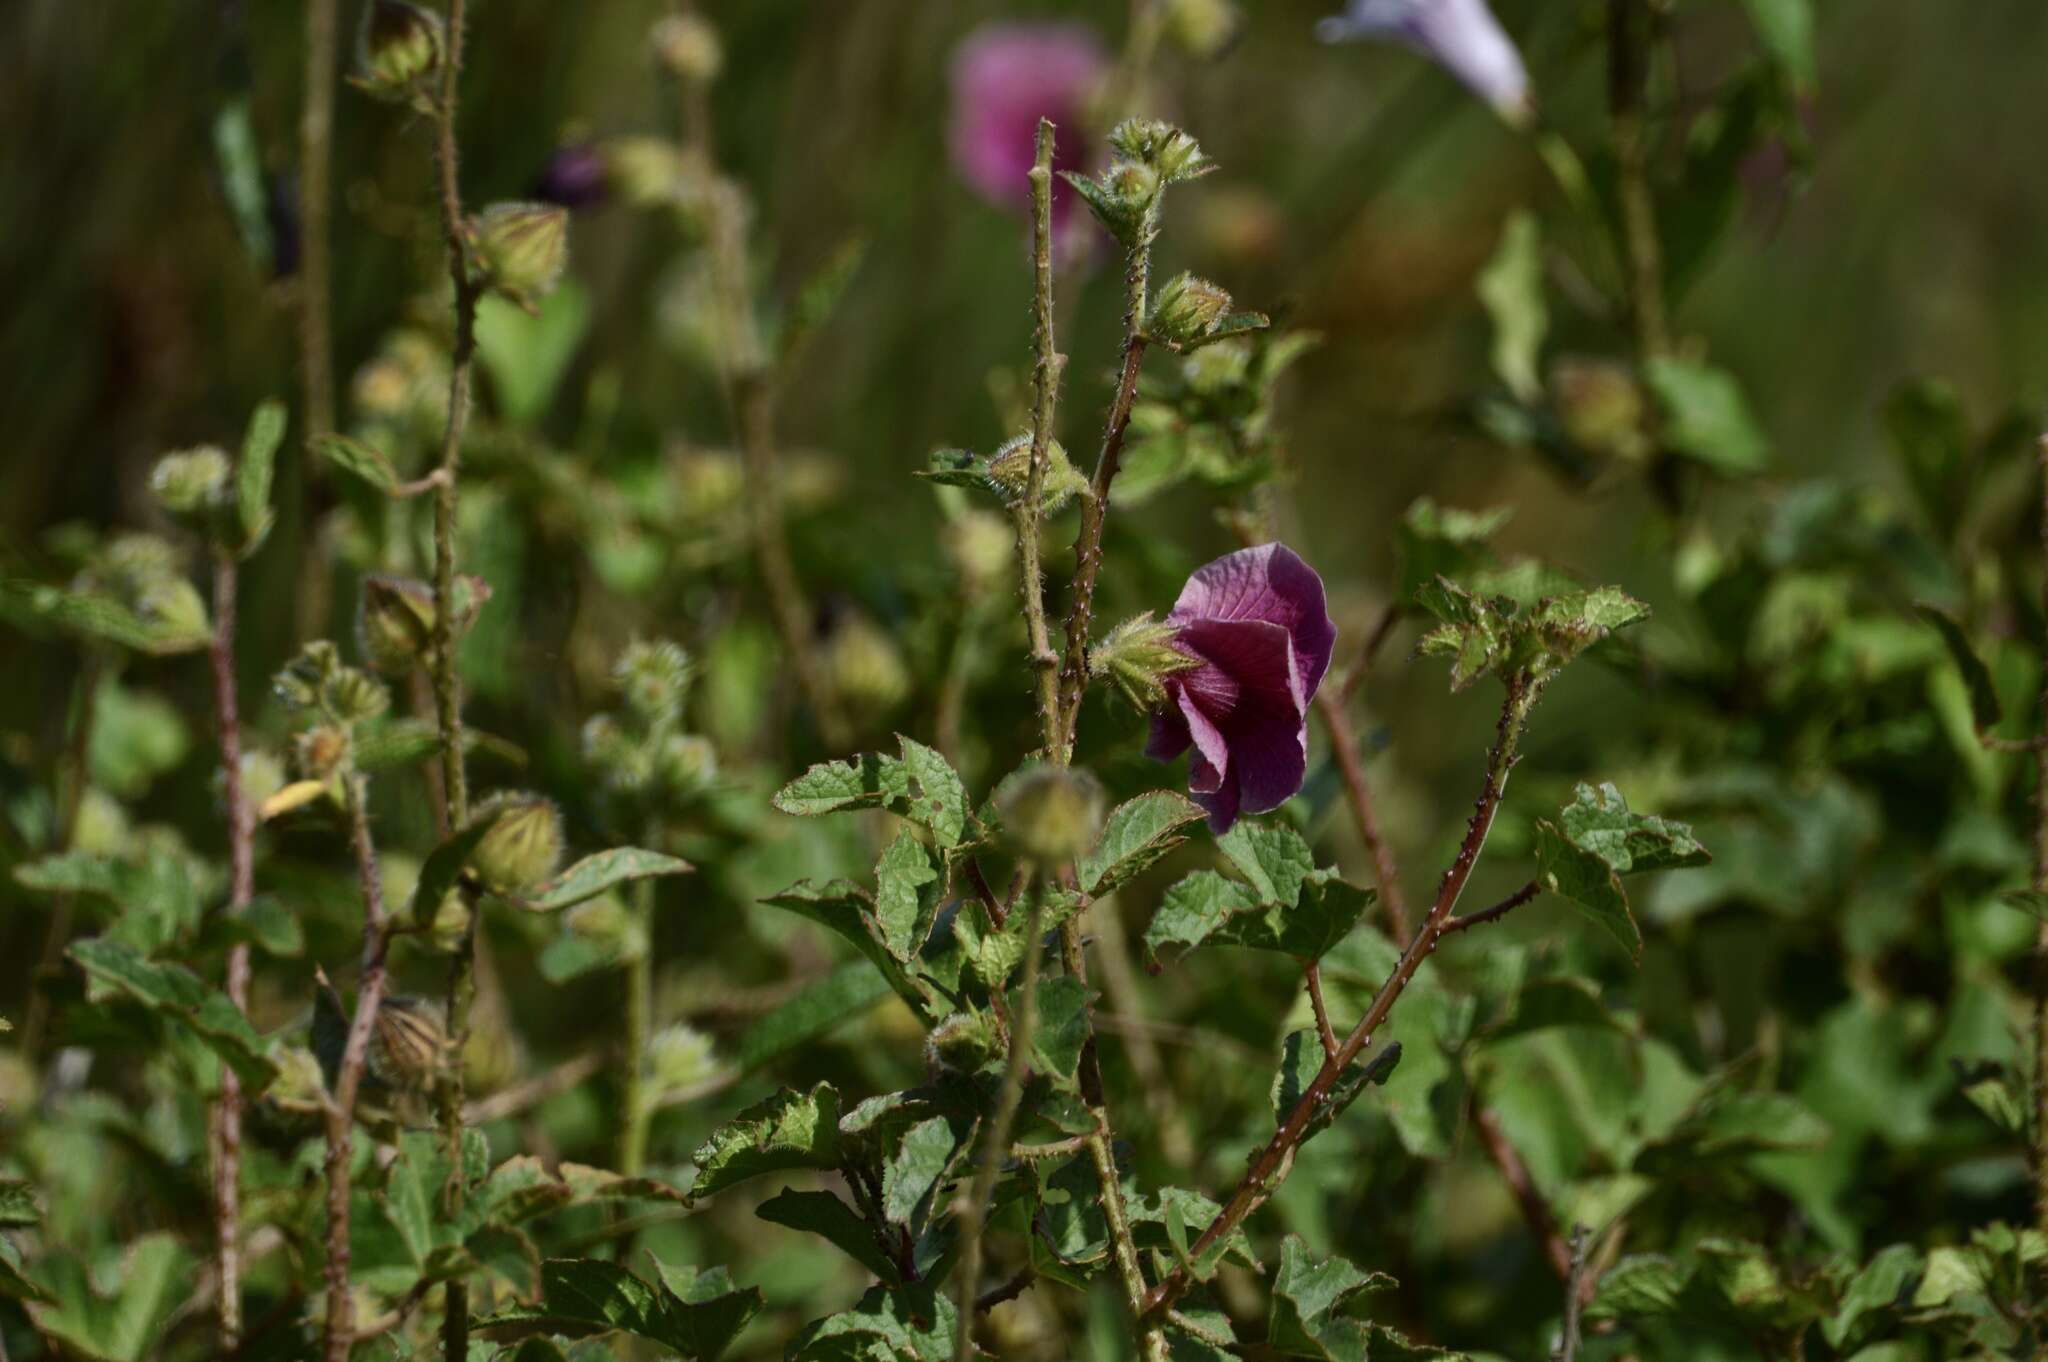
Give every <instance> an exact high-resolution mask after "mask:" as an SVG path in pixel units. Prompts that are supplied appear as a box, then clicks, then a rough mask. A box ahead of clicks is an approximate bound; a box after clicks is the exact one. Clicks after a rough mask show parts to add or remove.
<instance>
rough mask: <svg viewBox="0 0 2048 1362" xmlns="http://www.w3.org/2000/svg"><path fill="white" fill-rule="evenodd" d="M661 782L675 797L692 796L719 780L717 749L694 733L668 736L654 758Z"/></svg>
mask: <svg viewBox="0 0 2048 1362" xmlns="http://www.w3.org/2000/svg"><path fill="white" fill-rule="evenodd" d="M655 766H656V769H658V770H659V771H660V773H661V782H662V784H663V785H666V786H667V787H668V788H669V789H670V790H671V791H673V792H675V793H677V794H692V793H695V792H696V791H698V790H701V789H703V788H704V787H705V786H707V785H709V784H710V783H711V782H712V781H714V780H716V779H717V778H718V749H717V748H716V747H714V746H712V744H711V740H710V739H709V738H706V737H702V736H700V735H698V734H695V733H671V734H669V735H668V736H667V737H666V738H664V739H663V740H662V742H661V746H660V747H659V748H658V749H657V751H656V755H655Z"/></svg>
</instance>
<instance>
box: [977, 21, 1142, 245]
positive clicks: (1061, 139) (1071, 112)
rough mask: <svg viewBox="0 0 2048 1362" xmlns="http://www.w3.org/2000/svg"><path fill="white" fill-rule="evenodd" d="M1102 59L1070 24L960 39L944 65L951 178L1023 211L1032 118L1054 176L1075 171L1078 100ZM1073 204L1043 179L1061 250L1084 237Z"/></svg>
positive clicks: (1000, 26)
mask: <svg viewBox="0 0 2048 1362" xmlns="http://www.w3.org/2000/svg"><path fill="white" fill-rule="evenodd" d="M1109 65H1110V64H1109V57H1108V55H1107V54H1106V53H1105V52H1104V51H1103V47H1102V42H1101V40H1100V39H1099V38H1097V37H1096V36H1095V33H1094V31H1093V30H1092V29H1088V28H1085V27H1083V26H1081V25H1079V24H1010V23H993V24H984V25H982V26H981V27H980V28H977V29H975V30H974V32H972V33H970V34H968V35H967V37H966V38H964V39H962V40H961V43H960V45H959V47H957V48H955V49H954V52H953V63H952V84H953V112H952V126H951V130H950V133H949V141H950V143H951V147H952V156H953V167H954V169H955V170H956V171H958V172H959V175H960V178H961V179H963V180H965V181H966V182H967V183H968V185H969V186H970V187H971V188H972V189H973V190H974V191H975V192H976V193H978V194H980V195H981V196H982V197H983V198H985V199H987V200H988V201H989V202H990V203H993V204H996V205H997V206H999V207H1003V208H1008V209H1011V210H1013V211H1019V212H1023V211H1028V210H1029V209H1030V206H1031V184H1030V181H1029V179H1028V178H1026V177H1027V176H1028V175H1029V174H1030V171H1031V163H1032V160H1033V159H1034V156H1035V154H1036V153H1035V146H1036V142H1037V137H1038V120H1039V119H1040V118H1050V119H1051V120H1052V121H1053V124H1054V125H1055V127H1056V128H1057V129H1058V132H1057V134H1056V137H1057V141H1056V142H1055V143H1054V145H1053V167H1054V169H1055V170H1080V169H1083V168H1084V158H1083V156H1082V155H1081V154H1080V152H1079V150H1078V149H1079V148H1080V147H1082V146H1083V145H1085V144H1084V142H1083V139H1082V132H1083V129H1084V128H1085V127H1086V126H1087V121H1088V119H1087V114H1088V103H1089V101H1090V100H1091V99H1093V98H1094V96H1095V93H1096V91H1097V89H1098V88H1099V87H1100V86H1101V84H1102V82H1103V80H1104V79H1105V77H1106V76H1107V75H1108V73H1109ZM1078 203H1079V200H1078V199H1076V198H1075V196H1074V193H1073V191H1072V190H1071V189H1069V188H1068V187H1067V185H1066V183H1065V182H1064V181H1062V180H1059V179H1055V180H1054V181H1053V221H1054V226H1055V235H1056V236H1057V238H1058V239H1059V242H1060V246H1061V249H1062V251H1064V252H1067V253H1069V254H1071V253H1075V252H1077V251H1080V250H1085V249H1086V248H1087V244H1088V242H1089V241H1090V240H1091V238H1090V237H1089V235H1088V232H1089V227H1088V225H1087V220H1086V218H1085V216H1084V217H1078V218H1077V217H1076V216H1075V209H1076V207H1077V205H1078Z"/></svg>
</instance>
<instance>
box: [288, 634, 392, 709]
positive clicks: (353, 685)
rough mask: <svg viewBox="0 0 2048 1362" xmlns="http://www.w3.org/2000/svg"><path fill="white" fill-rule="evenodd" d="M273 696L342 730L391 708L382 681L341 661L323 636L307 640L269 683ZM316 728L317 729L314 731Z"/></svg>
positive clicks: (334, 648) (339, 655)
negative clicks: (274, 693)
mask: <svg viewBox="0 0 2048 1362" xmlns="http://www.w3.org/2000/svg"><path fill="white" fill-rule="evenodd" d="M271 688H272V690H273V691H275V692H276V695H277V698H278V699H279V700H282V701H283V702H284V703H285V704H287V705H289V706H291V707H292V708H293V709H298V710H305V711H309V712H311V713H313V714H315V715H317V716H318V717H320V718H322V719H325V720H326V721H327V722H328V723H329V724H332V725H336V726H339V727H340V728H343V729H346V728H348V727H350V726H352V725H355V724H359V723H363V722H365V721H366V720H370V719H374V718H377V717H378V716H379V715H381V714H383V713H384V711H386V710H387V709H389V708H390V707H391V692H390V691H388V690H386V689H385V688H384V683H383V682H381V681H379V680H378V679H377V678H376V677H374V676H372V675H370V674H369V673H368V672H366V671H363V670H361V669H359V668H356V667H351V666H349V665H348V664H347V663H345V662H343V661H342V660H341V650H340V649H339V648H336V647H335V646H334V644H332V643H330V642H328V641H327V640H326V639H319V640H316V641H314V642H312V643H308V644H307V645H306V646H305V648H304V649H303V650H301V651H300V653H299V655H298V656H297V657H295V658H293V659H292V660H291V661H290V662H288V663H286V664H285V668H284V670H283V671H281V672H279V673H278V674H277V676H276V678H275V680H273V681H272V683H271ZM315 731H318V730H315Z"/></svg>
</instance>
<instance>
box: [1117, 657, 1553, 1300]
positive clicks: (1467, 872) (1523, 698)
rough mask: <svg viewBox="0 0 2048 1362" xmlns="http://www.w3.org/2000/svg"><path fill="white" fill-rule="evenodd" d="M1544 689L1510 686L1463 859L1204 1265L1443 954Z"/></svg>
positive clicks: (1298, 1107) (1301, 1103)
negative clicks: (1429, 964)
mask: <svg viewBox="0 0 2048 1362" xmlns="http://www.w3.org/2000/svg"><path fill="white" fill-rule="evenodd" d="M1540 691H1541V687H1540V685H1539V684H1538V683H1536V682H1534V681H1531V680H1528V679H1526V678H1523V677H1519V676H1518V677H1515V678H1513V679H1511V680H1510V681H1509V682H1508V685H1507V696H1506V698H1505V699H1504V700H1503V702H1502V704H1501V712H1500V719H1499V721H1498V723H1497V724H1496V726H1495V732H1494V742H1493V747H1492V749H1491V750H1490V751H1489V752H1488V754H1487V760H1486V776H1485V780H1484V782H1483V783H1482V784H1481V786H1480V791H1479V798H1478V800H1477V802H1476V803H1475V804H1474V805H1473V810H1472V817H1471V819H1470V820H1469V821H1468V822H1467V823H1466V826H1465V838H1464V841H1463V842H1461V843H1460V844H1459V847H1458V854H1457V857H1456V859H1455V860H1453V861H1452V862H1451V865H1450V868H1449V869H1448V870H1446V871H1445V872H1444V876H1443V880H1442V882H1441V883H1440V884H1439V886H1438V888H1437V895H1436V900H1435V902H1433V903H1432V904H1431V905H1430V909H1429V915H1428V916H1427V917H1425V918H1424V919H1423V922H1422V926H1421V927H1420V928H1419V929H1418V930H1417V931H1416V933H1415V936H1414V939H1413V940H1411V941H1410V942H1409V943H1408V948H1407V949H1406V950H1405V951H1403V952H1402V953H1401V958H1400V960H1399V961H1398V962H1397V963H1396V964H1395V966H1394V969H1393V972H1392V973H1391V974H1389V975H1388V976H1387V980H1386V982H1385V983H1383V984H1381V985H1380V990H1379V992H1378V993H1377V994H1375V995H1374V996H1373V1000H1372V1005H1371V1006H1370V1007H1368V1008H1367V1009H1366V1011H1365V1015H1364V1016H1363V1017H1360V1018H1359V1019H1358V1024H1357V1025H1356V1026H1355V1027H1353V1028H1352V1030H1351V1034H1350V1035H1349V1036H1347V1037H1345V1039H1344V1042H1343V1044H1341V1045H1339V1046H1338V1047H1337V1052H1336V1053H1335V1054H1333V1055H1330V1056H1329V1057H1328V1058H1326V1059H1325V1060H1324V1061H1323V1066H1322V1068H1321V1069H1320V1070H1319V1071H1318V1072H1317V1074H1316V1076H1315V1079H1314V1080H1313V1081H1312V1082H1311V1083H1310V1084H1309V1086H1308V1088H1307V1090H1306V1091H1304V1092H1303V1093H1302V1095H1301V1097H1300V1099H1299V1100H1298V1101H1296V1102H1295V1104H1294V1106H1293V1107H1292V1108H1291V1109H1290V1110H1289V1111H1288V1113H1287V1116H1286V1118H1285V1119H1284V1120H1282V1121H1281V1122H1280V1126H1279V1129H1277V1130H1275V1131H1274V1132H1273V1137H1272V1139H1270V1140H1268V1141H1267V1142H1266V1145H1265V1147H1264V1148H1263V1149H1261V1150H1260V1151H1259V1152H1258V1153H1257V1154H1256V1155H1254V1156H1253V1158H1252V1161H1251V1167H1250V1170H1249V1171H1248V1172H1247V1173H1246V1174H1245V1176H1244V1180H1243V1181H1242V1182H1240V1183H1239V1184H1238V1185H1237V1190H1236V1191H1234V1192H1232V1193H1231V1196H1230V1200H1229V1201H1227V1202H1225V1203H1224V1206H1223V1209H1222V1210H1221V1211H1220V1212H1219V1213H1218V1214H1217V1216H1216V1219H1215V1220H1214V1221H1212V1222H1211V1223H1210V1225H1209V1228H1208V1229H1206V1230H1204V1231H1202V1234H1201V1237H1200V1238H1198V1239H1197V1240H1196V1241H1195V1242H1194V1244H1193V1245H1192V1246H1191V1247H1190V1248H1189V1250H1188V1257H1189V1258H1190V1259H1194V1260H1199V1259H1200V1258H1201V1257H1202V1255H1203V1254H1204V1253H1206V1252H1207V1251H1208V1250H1209V1249H1210V1248H1211V1247H1212V1246H1213V1245H1214V1244H1215V1243H1216V1242H1217V1241H1218V1240H1220V1239H1222V1238H1223V1237H1224V1236H1225V1235H1227V1234H1230V1233H1231V1232H1232V1231H1234V1230H1235V1229H1236V1228H1237V1227H1238V1226H1239V1225H1241V1224H1243V1223H1244V1221H1245V1219H1246V1218H1247V1217H1248V1216H1250V1215H1251V1213H1252V1212H1253V1211H1255V1210H1257V1209H1258V1208H1259V1207H1260V1206H1261V1205H1263V1204H1264V1203H1265V1200H1266V1198H1267V1197H1268V1196H1269V1195H1271V1194H1272V1191H1273V1189H1274V1188H1275V1187H1277V1186H1278V1185H1279V1184H1280V1182H1281V1181H1282V1180H1283V1179H1284V1178H1285V1177H1286V1174H1287V1168H1288V1166H1289V1163H1290V1161H1291V1159H1292V1156H1293V1154H1294V1151H1295V1149H1296V1147H1297V1146H1299V1145H1300V1144H1301V1142H1302V1140H1303V1139H1305V1138H1306V1137H1307V1134H1308V1127H1309V1124H1310V1122H1311V1120H1312V1119H1313V1118H1314V1116H1315V1114H1316V1111H1317V1109H1318V1108H1319V1107H1321V1106H1322V1104H1323V1102H1324V1100H1325V1099H1326V1098H1327V1097H1328V1096H1329V1093H1330V1090H1331V1089H1332V1088H1333V1087H1335V1086H1336V1083H1337V1080H1338V1079H1339V1078H1341V1077H1342V1076H1343V1074H1344V1071H1345V1070H1346V1069H1348V1068H1349V1067H1350V1066H1351V1064H1352V1062H1353V1061H1354V1060H1356V1059H1357V1058H1358V1056H1359V1054H1360V1052H1362V1051H1363V1050H1364V1049H1365V1047H1366V1046H1367V1045H1368V1044H1369V1043H1370V1042H1371V1040H1372V1038H1373V1034H1374V1033H1375V1032H1377V1031H1378V1030H1379V1028H1380V1026H1381V1024H1382V1023H1384V1022H1385V1021H1386V1018H1387V1014H1388V1013H1389V1012H1390V1011H1391V1010H1392V1009H1393V1006H1394V1004H1395V1003H1396V1002H1398V1001H1400V998H1401V994H1402V992H1403V991H1404V990H1405V989H1406V988H1407V987H1408V983H1409V981H1410V980H1411V979H1413V978H1414V977H1415V971H1416V970H1418V969H1419V968H1421V966H1422V962H1423V961H1424V960H1426V959H1428V958H1429V956H1430V955H1431V953H1432V952H1434V951H1435V950H1436V947H1437V942H1438V940H1439V939H1440V938H1441V937H1442V935H1443V931H1444V927H1445V925H1446V924H1447V923H1448V922H1450V920H1451V914H1452V912H1453V911H1454V910H1455V909H1456V908H1457V906H1458V899H1459V897H1460V896H1461V895H1462V894H1463V893H1464V890H1465V884H1466V881H1468V880H1469V879H1471V877H1472V868H1473V867H1474V866H1475V865H1477V864H1478V861H1479V856H1480V853H1481V852H1482V851H1483V850H1485V847H1486V836H1487V833H1488V832H1490V831H1491V830H1492V828H1493V819H1494V815H1495V814H1496V813H1498V812H1499V811H1500V801H1501V795H1502V793H1503V792H1504V791H1505V790H1506V788H1507V779H1508V773H1509V771H1510V770H1512V769H1513V767H1514V764H1515V756H1516V749H1517V748H1518V746H1519V745H1520V742H1521V736H1522V730H1523V728H1524V727H1525V726H1526V725H1527V723H1528V718H1529V711H1530V709H1531V708H1532V707H1533V706H1534V704H1535V702H1536V699H1537V697H1538V695H1539V694H1540ZM1191 1281H1192V1278H1191V1277H1190V1276H1189V1274H1188V1271H1187V1269H1186V1268H1185V1267H1176V1268H1175V1269H1174V1270H1173V1271H1172V1272H1171V1273H1170V1274H1168V1276H1167V1277H1166V1278H1165V1279H1164V1280H1163V1281H1161V1282H1160V1283H1159V1285H1158V1286H1156V1287H1154V1288H1152V1290H1151V1292H1150V1293H1149V1294H1148V1295H1147V1296H1146V1298H1145V1301H1144V1308H1143V1310H1142V1312H1141V1313H1142V1316H1143V1317H1144V1318H1145V1319H1148V1320H1155V1319H1157V1318H1159V1317H1161V1316H1162V1315H1163V1314H1164V1312H1165V1311H1166V1310H1167V1309H1168V1308H1170V1307H1171V1306H1172V1305H1173V1303H1174V1302H1175V1301H1176V1300H1178V1299H1179V1298H1180V1296H1181V1294H1182V1293H1183V1292H1185V1291H1186V1290H1187V1289H1188V1286H1189V1285H1190V1283H1191Z"/></svg>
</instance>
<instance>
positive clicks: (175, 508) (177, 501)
mask: <svg viewBox="0 0 2048 1362" xmlns="http://www.w3.org/2000/svg"><path fill="white" fill-rule="evenodd" d="M233 477H234V468H233V466H232V465H231V464H230V463H229V462H228V456H227V455H226V454H224V453H222V452H221V451H220V450H218V449H216V448H214V447H213V446H212V445H206V446H202V447H201V448H198V449H187V450H181V451H179V452H178V453H175V454H166V455H164V456H163V458H161V459H159V460H157V464H156V467H155V468H154V469H152V470H151V471H150V475H149V490H150V492H151V494H153V495H154V496H155V497H156V500H157V504H158V505H159V506H162V507H163V508H164V510H166V511H168V512H170V514H172V515H173V516H176V517H177V518H178V519H179V520H180V521H183V522H184V523H185V524H187V525H189V526H192V527H193V528H195V529H197V528H204V527H205V525H206V524H207V522H208V521H209V520H210V519H211V517H212V516H213V514H214V513H215V512H216V511H218V510H219V509H220V508H221V507H222V506H223V505H224V504H225V503H226V501H227V499H228V496H229V487H230V485H231V483H232V480H233Z"/></svg>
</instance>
